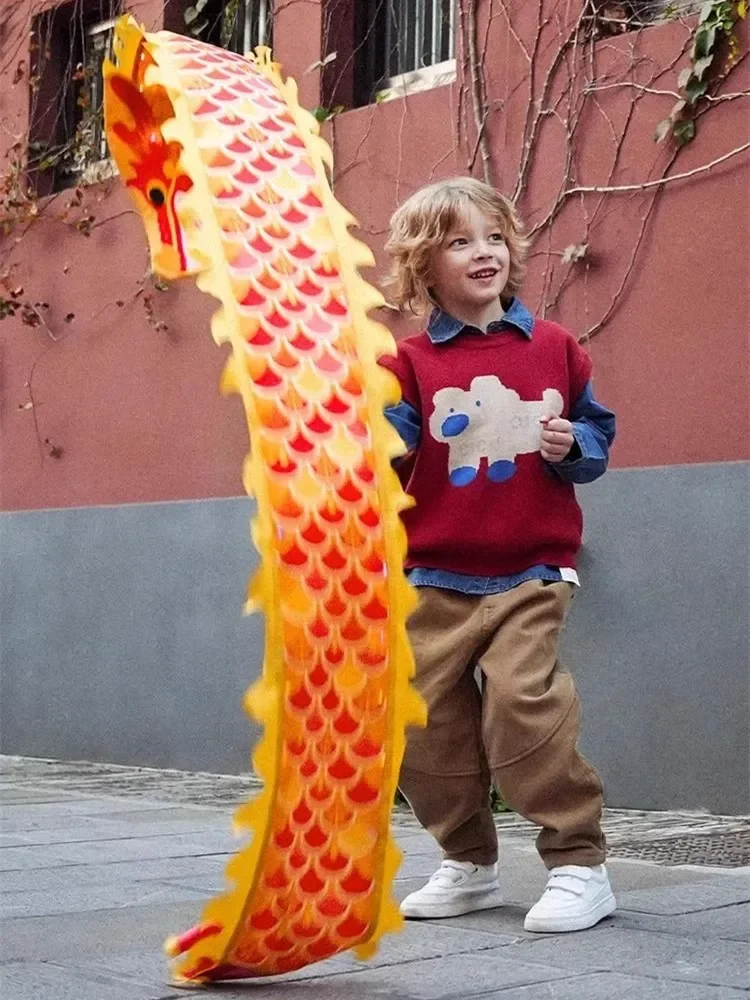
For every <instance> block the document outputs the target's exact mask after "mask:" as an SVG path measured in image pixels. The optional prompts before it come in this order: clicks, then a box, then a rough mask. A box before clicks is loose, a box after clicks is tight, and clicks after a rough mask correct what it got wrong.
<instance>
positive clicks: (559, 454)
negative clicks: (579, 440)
mask: <svg viewBox="0 0 750 1000" xmlns="http://www.w3.org/2000/svg"><path fill="white" fill-rule="evenodd" d="M541 424H542V444H541V452H542V458H543V459H545V461H547V462H552V463H553V464H557V463H558V462H562V461H564V460H565V458H566V457H567V455H568V453H569V452H570V449H571V448H572V447H573V445H574V444H575V438H574V437H573V425H572V424H571V422H570V421H569V420H564V419H563V418H562V417H545V418H543V419H542V421H541Z"/></svg>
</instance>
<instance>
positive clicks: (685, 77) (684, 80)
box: [677, 66, 693, 90]
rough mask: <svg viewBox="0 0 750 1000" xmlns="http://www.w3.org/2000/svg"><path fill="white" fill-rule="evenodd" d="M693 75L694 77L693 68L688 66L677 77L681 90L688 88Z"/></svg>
mask: <svg viewBox="0 0 750 1000" xmlns="http://www.w3.org/2000/svg"><path fill="white" fill-rule="evenodd" d="M692 75H693V67H692V66H686V67H685V69H684V70H683V71H682V72H681V73H680V75H679V76H678V77H677V86H678V87H679V88H680V90H682V89H684V88H685V87H687V85H688V83H689V82H690V77H691V76H692Z"/></svg>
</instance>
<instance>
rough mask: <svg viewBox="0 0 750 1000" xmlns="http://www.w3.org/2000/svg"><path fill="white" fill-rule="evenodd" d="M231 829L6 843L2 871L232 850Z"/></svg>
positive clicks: (234, 841)
mask: <svg viewBox="0 0 750 1000" xmlns="http://www.w3.org/2000/svg"><path fill="white" fill-rule="evenodd" d="M240 847H241V841H238V840H237V839H236V838H235V837H234V836H233V835H232V834H231V832H229V831H227V832H210V833H198V834H177V835H175V836H170V835H169V834H165V835H163V836H159V837H143V838H141V837H128V838H123V839H120V840H107V841H103V842H102V843H101V844H91V843H81V844H51V845H48V844H42V845H39V846H32V847H6V848H4V849H3V850H2V851H0V871H15V870H18V869H21V868H52V867H55V866H57V865H71V864H85V863H86V862H88V861H91V858H92V854H93V855H94V856H95V857H96V860H97V861H98V862H99V863H100V864H101V863H103V862H114V861H136V860H142V859H143V860H146V859H149V858H179V857H189V856H191V855H200V854H222V853H225V854H232V853H234V852H235V851H237V850H239V848H240Z"/></svg>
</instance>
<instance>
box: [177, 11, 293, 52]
mask: <svg viewBox="0 0 750 1000" xmlns="http://www.w3.org/2000/svg"><path fill="white" fill-rule="evenodd" d="M185 22H186V24H187V26H188V30H189V31H190V33H191V34H193V35H196V36H197V37H198V38H202V39H203V41H205V42H210V43H211V45H219V46H221V48H224V49H229V50H230V51H232V52H238V53H239V54H240V55H245V53H246V52H252V50H253V49H254V48H255V47H256V45H271V43H272V40H273V0H229V2H228V3H227V2H226V0H203V2H201V0H198V2H197V3H196V4H195V6H194V7H188V9H187V10H186V11H185Z"/></svg>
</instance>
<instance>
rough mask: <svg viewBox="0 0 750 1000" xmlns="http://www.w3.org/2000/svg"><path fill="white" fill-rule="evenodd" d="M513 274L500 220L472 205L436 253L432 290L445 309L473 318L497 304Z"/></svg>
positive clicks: (459, 315) (449, 232)
mask: <svg viewBox="0 0 750 1000" xmlns="http://www.w3.org/2000/svg"><path fill="white" fill-rule="evenodd" d="M509 273H510V253H509V252H508V247H507V245H506V243H505V239H504V237H503V233H502V230H501V229H500V228H499V226H498V224H497V220H496V219H494V218H492V217H490V216H486V215H484V214H483V212H481V211H480V209H479V208H477V206H476V205H473V204H472V205H470V206H469V208H468V210H467V212H466V216H465V218H464V219H462V220H460V221H458V222H456V224H455V225H454V226H453V227H452V228H451V229H450V230H449V231H448V232H447V233H446V234H445V239H444V240H443V242H442V244H441V245H440V246H439V247H438V248H437V249H436V250H435V252H434V256H433V259H432V268H431V280H430V286H431V288H432V291H433V293H434V295H435V297H436V298H437V300H438V302H439V303H440V305H441V306H442V307H443V309H446V310H447V311H448V312H450V313H451V314H453V315H454V316H458V317H462V318H471V316H473V315H476V314H477V313H478V312H481V311H482V310H484V309H486V308H487V307H488V306H490V305H491V304H493V303H495V302H497V300H498V299H499V298H500V295H501V294H502V291H503V289H504V288H505V286H506V284H507V283H508V276H509Z"/></svg>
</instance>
